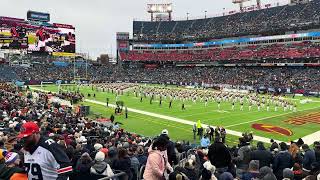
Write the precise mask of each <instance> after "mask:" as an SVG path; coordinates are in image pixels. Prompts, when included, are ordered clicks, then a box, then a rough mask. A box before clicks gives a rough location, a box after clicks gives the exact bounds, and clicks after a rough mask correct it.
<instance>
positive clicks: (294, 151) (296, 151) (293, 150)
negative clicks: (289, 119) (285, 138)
mask: <svg viewBox="0 0 320 180" xmlns="http://www.w3.org/2000/svg"><path fill="white" fill-rule="evenodd" d="M288 152H289V153H290V154H291V156H292V158H293V160H294V162H295V163H299V164H301V163H302V157H301V154H300V148H299V147H298V146H297V145H296V144H295V143H292V144H291V145H290V147H289V150H288Z"/></svg>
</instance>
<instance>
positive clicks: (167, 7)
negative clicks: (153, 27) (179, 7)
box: [147, 3, 173, 21]
mask: <svg viewBox="0 0 320 180" xmlns="http://www.w3.org/2000/svg"><path fill="white" fill-rule="evenodd" d="M147 9H148V13H150V15H151V21H154V20H155V18H154V14H164V13H165V14H168V20H169V21H172V12H173V11H172V4H171V3H170V4H148V5H147Z"/></svg>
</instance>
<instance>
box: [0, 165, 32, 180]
mask: <svg viewBox="0 0 320 180" xmlns="http://www.w3.org/2000/svg"><path fill="white" fill-rule="evenodd" d="M15 173H26V172H25V171H24V170H23V169H21V168H17V167H11V168H9V167H7V166H6V165H5V164H0V179H10V177H11V176H12V175H13V174H15Z"/></svg>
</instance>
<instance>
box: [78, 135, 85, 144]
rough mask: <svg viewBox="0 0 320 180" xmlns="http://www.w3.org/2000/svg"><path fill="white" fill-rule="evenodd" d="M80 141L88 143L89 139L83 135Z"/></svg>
mask: <svg viewBox="0 0 320 180" xmlns="http://www.w3.org/2000/svg"><path fill="white" fill-rule="evenodd" d="M79 141H80V142H81V143H86V142H87V139H86V137H84V136H81V137H80V138H79Z"/></svg>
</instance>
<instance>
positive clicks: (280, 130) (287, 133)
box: [251, 124, 293, 136]
mask: <svg viewBox="0 0 320 180" xmlns="http://www.w3.org/2000/svg"><path fill="white" fill-rule="evenodd" d="M251 127H252V128H254V129H256V130H259V131H264V132H269V133H275V134H280V135H283V136H292V134H293V133H292V131H291V130H289V129H286V128H282V127H278V126H274V125H269V124H252V125H251Z"/></svg>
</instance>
